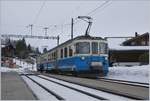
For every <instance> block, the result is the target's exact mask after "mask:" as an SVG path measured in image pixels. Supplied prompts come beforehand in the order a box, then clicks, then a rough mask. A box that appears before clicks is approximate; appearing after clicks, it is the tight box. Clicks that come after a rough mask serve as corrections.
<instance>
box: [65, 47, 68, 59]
mask: <svg viewBox="0 0 150 101" xmlns="http://www.w3.org/2000/svg"><path fill="white" fill-rule="evenodd" d="M67 52H68V51H67V47H66V48H65V49H64V57H67Z"/></svg>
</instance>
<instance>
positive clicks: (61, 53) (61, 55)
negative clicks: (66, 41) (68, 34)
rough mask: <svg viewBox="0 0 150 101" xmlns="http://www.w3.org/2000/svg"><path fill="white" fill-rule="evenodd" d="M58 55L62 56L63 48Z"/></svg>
mask: <svg viewBox="0 0 150 101" xmlns="http://www.w3.org/2000/svg"><path fill="white" fill-rule="evenodd" d="M60 57H61V58H63V49H61V50H60Z"/></svg>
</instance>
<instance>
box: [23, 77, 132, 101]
mask: <svg viewBox="0 0 150 101" xmlns="http://www.w3.org/2000/svg"><path fill="white" fill-rule="evenodd" d="M22 76H23V77H24V78H26V79H27V78H28V79H29V80H31V81H32V82H34V83H35V84H36V85H38V86H40V87H41V88H43V89H44V90H45V91H46V92H48V93H50V94H51V95H53V96H54V97H55V98H56V99H57V100H78V99H82V100H86V101H93V100H94V101H100V100H116V99H118V100H131V99H129V98H126V97H123V96H118V95H114V94H109V93H107V92H102V91H99V90H96V89H92V88H88V87H85V86H80V85H77V84H73V83H69V82H66V81H62V80H59V79H55V78H52V77H47V76H43V75H33V74H32V75H28V74H24V75H22ZM58 89H59V90H58ZM67 91H68V92H67ZM69 92H70V93H69ZM65 93H66V94H65ZM71 93H72V94H71ZM66 95H68V96H69V97H68V96H66Z"/></svg>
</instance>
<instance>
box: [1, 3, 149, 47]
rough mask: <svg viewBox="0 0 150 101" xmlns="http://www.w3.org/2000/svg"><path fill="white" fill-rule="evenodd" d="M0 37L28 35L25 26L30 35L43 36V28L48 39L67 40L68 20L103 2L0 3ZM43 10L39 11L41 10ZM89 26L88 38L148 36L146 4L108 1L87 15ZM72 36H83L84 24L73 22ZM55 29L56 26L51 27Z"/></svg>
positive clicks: (36, 42)
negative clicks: (51, 36)
mask: <svg viewBox="0 0 150 101" xmlns="http://www.w3.org/2000/svg"><path fill="white" fill-rule="evenodd" d="M0 2H1V6H0V10H1V11H0V12H1V13H0V23H1V34H29V35H30V29H29V28H27V27H26V26H28V25H29V24H33V25H34V26H33V35H44V29H43V28H44V27H49V30H48V35H49V36H50V35H53V36H55V35H56V36H57V35H60V37H61V39H60V42H64V41H66V40H68V39H69V38H70V36H69V35H70V32H71V31H70V25H64V24H68V23H71V18H76V17H77V16H81V15H87V14H88V13H90V12H91V11H93V10H94V9H95V8H97V7H99V6H101V5H103V4H104V3H105V2H106V1H70V2H69V1H57V2H55V1H43V0H41V1H38V0H37V1H28V0H27V1H0ZM42 6H43V7H42ZM39 11H40V13H39ZM89 16H91V17H92V18H93V24H92V28H91V31H90V35H93V36H98V37H106V36H134V33H135V32H138V33H139V34H143V33H145V32H150V1H148V0H145V1H143V0H141V1H140V0H137V1H136V0H132V1H129V0H127V1H125V0H124V1H121V0H117V1H114V0H111V1H109V2H107V3H105V5H104V6H102V7H101V8H99V9H97V10H96V11H94V12H93V13H90V15H89ZM76 21H78V23H76V24H75V25H74V36H78V35H83V34H84V33H85V30H86V27H87V23H86V22H84V21H82V20H78V19H76V20H75V22H76ZM55 25H56V26H55ZM26 41H27V43H30V44H31V45H33V46H35V47H39V48H40V49H42V47H43V46H48V49H50V48H52V47H54V46H56V40H38V39H34V40H33V39H26Z"/></svg>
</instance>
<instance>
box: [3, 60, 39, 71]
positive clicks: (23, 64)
mask: <svg viewBox="0 0 150 101" xmlns="http://www.w3.org/2000/svg"><path fill="white" fill-rule="evenodd" d="M13 62H14V63H16V65H17V67H18V66H19V67H18V68H8V67H1V68H0V72H14V71H15V72H26V71H29V70H31V71H36V70H37V69H36V63H35V64H34V65H32V64H30V63H27V62H25V61H20V60H18V59H13Z"/></svg>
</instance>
